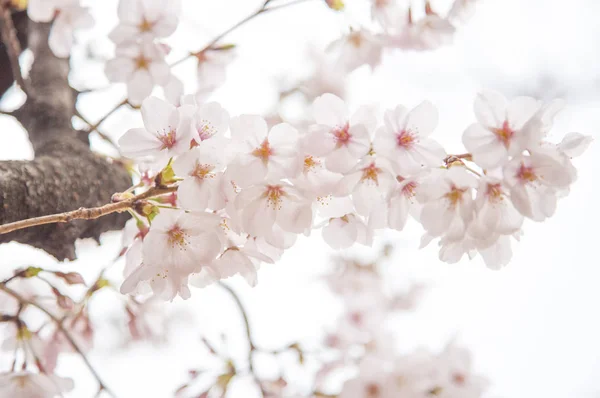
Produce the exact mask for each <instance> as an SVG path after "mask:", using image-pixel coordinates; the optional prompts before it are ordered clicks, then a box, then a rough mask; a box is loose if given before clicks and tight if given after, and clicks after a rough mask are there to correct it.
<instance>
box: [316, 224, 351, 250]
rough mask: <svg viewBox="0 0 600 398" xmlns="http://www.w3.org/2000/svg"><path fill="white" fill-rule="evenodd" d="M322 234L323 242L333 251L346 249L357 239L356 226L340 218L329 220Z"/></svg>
mask: <svg viewBox="0 0 600 398" xmlns="http://www.w3.org/2000/svg"><path fill="white" fill-rule="evenodd" d="M322 232H323V240H325V243H327V244H328V245H329V246H330V247H331V248H332V249H334V250H340V249H347V248H349V247H350V246H352V245H353V244H354V243H356V240H357V238H358V230H357V227H356V224H355V223H353V222H347V221H345V220H343V219H341V218H334V219H332V220H330V221H329V224H327V225H326V226H325V227H323V231H322Z"/></svg>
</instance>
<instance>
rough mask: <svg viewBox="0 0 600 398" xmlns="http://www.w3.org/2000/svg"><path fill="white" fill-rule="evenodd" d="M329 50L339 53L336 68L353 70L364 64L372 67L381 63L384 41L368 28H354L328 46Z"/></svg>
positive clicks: (347, 70)
mask: <svg viewBox="0 0 600 398" xmlns="http://www.w3.org/2000/svg"><path fill="white" fill-rule="evenodd" d="M327 51H328V52H332V53H336V54H337V65H338V67H337V68H336V69H338V70H339V69H341V70H343V71H345V72H351V71H353V70H354V69H357V68H359V67H361V66H363V65H369V66H370V67H371V68H374V67H375V66H377V65H379V64H380V63H381V56H382V52H383V47H382V43H381V41H380V40H379V38H377V37H376V36H375V35H373V34H372V33H371V32H369V31H368V30H366V29H360V30H352V31H350V32H349V33H348V34H347V35H345V36H343V37H342V38H340V39H338V40H336V41H334V42H333V43H331V44H330V45H329V47H327Z"/></svg>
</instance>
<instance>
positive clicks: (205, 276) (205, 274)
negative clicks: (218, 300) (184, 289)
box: [189, 265, 220, 288]
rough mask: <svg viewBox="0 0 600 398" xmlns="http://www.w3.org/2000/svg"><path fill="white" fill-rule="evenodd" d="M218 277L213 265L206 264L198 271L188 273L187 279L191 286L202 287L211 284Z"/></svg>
mask: <svg viewBox="0 0 600 398" xmlns="http://www.w3.org/2000/svg"><path fill="white" fill-rule="evenodd" d="M219 279H220V277H219V274H218V272H217V271H215V269H214V266H213V265H208V266H204V267H202V270H201V271H200V272H198V273H196V274H192V275H190V279H189V281H190V284H191V285H192V286H196V287H199V288H203V287H206V286H209V285H212V284H213V283H215V282H217V281H218V280H219Z"/></svg>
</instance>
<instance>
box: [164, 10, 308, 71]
mask: <svg viewBox="0 0 600 398" xmlns="http://www.w3.org/2000/svg"><path fill="white" fill-rule="evenodd" d="M271 1H272V0H265V3H264V4H263V5H262V7H261V8H259V9H258V10H256V11H255V12H253V13H252V14H250V15H248V16H247V17H245V18H244V19H242V20H241V21H238V22H237V23H236V24H235V25H233V26H231V27H230V28H228V29H226V30H224V31H223V32H221V33H220V34H218V35H217V36H216V37H215V38H213V39H212V40H211V41H210V42H209V43H208V44H207V45H205V46H204V48H202V49H201V50H200V51H196V52H194V53H190V54H188V55H186V56H185V57H183V58H181V59H179V60H177V61H175V62H174V63H173V64H171V67H173V66H176V65H179V64H180V63H182V62H183V61H185V60H187V59H188V58H190V57H193V56H196V55H197V54H201V53H203V52H204V51H206V50H209V49H210V48H211V47H213V46H214V45H215V44H217V43H218V42H219V41H220V40H221V39H223V38H224V37H225V36H227V35H228V34H230V33H231V32H233V31H234V30H236V29H237V28H239V27H240V26H242V25H244V24H246V22H249V21H251V20H253V19H254V18H256V17H258V16H259V15H261V14H265V13H267V12H269V11H274V10H278V9H280V8H284V7H288V6H291V5H294V4H298V3H302V2H305V1H308V0H295V1H291V2H289V3H285V4H279V5H275V6H271V7H267V6H268V5H269V3H270V2H271Z"/></svg>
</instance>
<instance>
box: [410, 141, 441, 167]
mask: <svg viewBox="0 0 600 398" xmlns="http://www.w3.org/2000/svg"><path fill="white" fill-rule="evenodd" d="M411 152H412V156H413V158H414V159H415V161H416V162H418V163H419V165H420V166H422V167H439V166H441V165H442V164H443V162H444V158H445V157H446V151H445V150H444V148H443V147H442V146H441V145H440V144H439V143H438V142H437V141H434V140H432V139H430V138H423V139H421V140H420V141H419V142H418V143H416V144H415V146H414V147H413V148H412V151H411ZM416 171H418V170H416Z"/></svg>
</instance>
